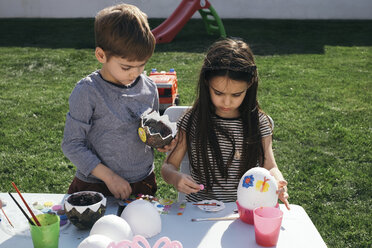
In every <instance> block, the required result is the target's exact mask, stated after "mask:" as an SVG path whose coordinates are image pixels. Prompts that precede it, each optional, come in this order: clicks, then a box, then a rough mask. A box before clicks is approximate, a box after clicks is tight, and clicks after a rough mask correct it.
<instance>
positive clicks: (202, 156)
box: [185, 39, 264, 190]
mask: <svg viewBox="0 0 372 248" xmlns="http://www.w3.org/2000/svg"><path fill="white" fill-rule="evenodd" d="M216 76H225V77H227V78H229V79H232V80H237V81H244V82H246V83H247V84H248V86H249V88H248V90H247V93H246V96H245V98H244V100H243V102H242V104H241V105H240V107H239V112H240V116H241V118H242V121H243V127H244V128H243V132H242V133H243V135H244V137H243V142H244V143H243V150H242V154H241V164H240V176H242V175H243V174H244V173H245V172H246V171H247V170H248V169H250V168H252V167H255V166H257V164H259V165H262V164H263V159H264V152H263V147H262V142H261V134H260V131H259V120H258V112H259V111H260V108H259V105H258V101H257V88H258V75H257V69H256V65H255V62H254V57H253V54H252V51H251V49H250V48H249V46H248V45H247V44H246V43H245V42H243V41H241V40H235V39H224V40H220V41H217V42H215V43H214V44H213V45H212V46H211V47H210V48H209V50H208V52H207V55H206V57H205V59H204V63H203V66H202V69H201V71H200V76H199V83H198V88H197V99H196V101H195V102H194V105H193V107H192V109H191V110H190V111H191V113H190V114H191V116H190V118H189V119H188V120H189V121H188V123H187V128H186V130H185V131H186V141H187V150H188V151H189V152H188V154H189V161H190V166H191V167H192V168H193V170H194V171H195V172H196V173H195V174H196V175H198V176H199V180H200V179H201V178H205V180H206V184H207V185H206V186H207V187H206V189H207V190H208V188H210V186H211V185H212V184H213V183H218V180H216V173H215V171H214V170H212V169H211V168H212V166H211V164H214V165H215V167H217V168H218V170H219V171H220V173H221V175H222V177H223V178H225V180H227V175H228V173H227V172H228V167H229V164H230V163H231V162H232V160H233V158H234V154H235V147H234V146H233V147H232V152H231V154H230V156H229V158H228V161H227V163H224V161H223V159H222V154H221V148H220V145H219V143H218V140H217V134H218V135H222V136H224V137H225V138H226V139H227V140H230V141H231V143H232V144H234V138H233V137H232V135H230V134H229V133H228V132H227V131H226V130H224V129H223V128H222V127H221V126H219V125H218V124H217V123H216V122H215V121H214V118H212V117H213V116H215V107H214V105H213V104H212V101H211V96H210V92H209V82H210V81H211V79H212V78H214V77H216ZM195 120H196V123H195ZM193 122H194V123H193ZM192 128H195V133H194V135H195V140H194V142H195V143H194V144H193V145H192V144H191V142H192V141H191V138H190V135H189V134H190V133H191V129H192ZM194 145H195V147H192V146H194ZM208 147H210V148H209V151H210V152H211V154H212V156H211V158H212V161H211V160H210V158H209V156H208V152H207V151H208ZM192 148H193V149H192ZM192 150H194V151H196V155H195V156H194V157H192V153H191V151H192ZM201 167H203V172H204V174H203V175H202V173H201V171H202V170H201Z"/></svg>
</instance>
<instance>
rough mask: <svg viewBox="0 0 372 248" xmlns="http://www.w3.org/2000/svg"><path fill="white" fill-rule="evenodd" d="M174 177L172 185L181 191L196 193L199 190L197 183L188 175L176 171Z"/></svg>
mask: <svg viewBox="0 0 372 248" xmlns="http://www.w3.org/2000/svg"><path fill="white" fill-rule="evenodd" d="M177 174H178V175H177V178H176V179H175V183H174V184H173V185H174V187H175V188H176V189H177V190H178V191H179V192H181V193H184V194H191V193H197V192H198V191H199V190H200V185H199V184H197V183H196V182H195V181H194V180H193V179H192V177H191V176H190V175H187V174H183V173H180V172H178V173H177Z"/></svg>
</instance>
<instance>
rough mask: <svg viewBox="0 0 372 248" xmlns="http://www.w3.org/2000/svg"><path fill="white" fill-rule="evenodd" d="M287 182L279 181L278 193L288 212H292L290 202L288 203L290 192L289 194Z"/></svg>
mask: <svg viewBox="0 0 372 248" xmlns="http://www.w3.org/2000/svg"><path fill="white" fill-rule="evenodd" d="M287 184H288V183H287V181H285V180H280V181H278V190H277V191H276V193H277V194H279V199H280V200H281V201H282V202H283V203H284V205H285V206H286V207H287V209H288V210H290V207H289V202H288V197H289V195H288V192H287Z"/></svg>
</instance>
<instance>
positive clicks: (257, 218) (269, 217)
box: [253, 207, 283, 247]
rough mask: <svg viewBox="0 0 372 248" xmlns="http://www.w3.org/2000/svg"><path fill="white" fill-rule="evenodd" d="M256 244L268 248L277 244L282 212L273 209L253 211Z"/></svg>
mask: <svg viewBox="0 0 372 248" xmlns="http://www.w3.org/2000/svg"><path fill="white" fill-rule="evenodd" d="M253 218H254V233H255V237H256V243H257V244H259V245H261V246H265V247H269V246H274V245H276V244H277V243H278V238H279V232H280V226H281V224H282V219H283V212H282V211H281V210H280V209H279V208H275V207H259V208H256V209H255V210H253Z"/></svg>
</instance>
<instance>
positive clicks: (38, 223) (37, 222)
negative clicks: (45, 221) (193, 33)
mask: <svg viewBox="0 0 372 248" xmlns="http://www.w3.org/2000/svg"><path fill="white" fill-rule="evenodd" d="M12 185H13V187H14V188H15V190H16V191H17V193H18V195H19V196H20V197H21V199H22V201H23V203H24V204H25V206H26V208H27V210H28V211H29V212H30V214H31V216H32V219H33V220H34V221H35V223H36V225H38V226H41V224H40V222H39V221H38V219H37V218H36V216H35V215H34V213H33V212H32V210H31V208H30V207H29V206H28V204H27V202H26V201H25V199H24V198H23V196H22V194H21V192H20V191H19V189H18V188H17V186H16V185H15V183H14V182H12Z"/></svg>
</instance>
